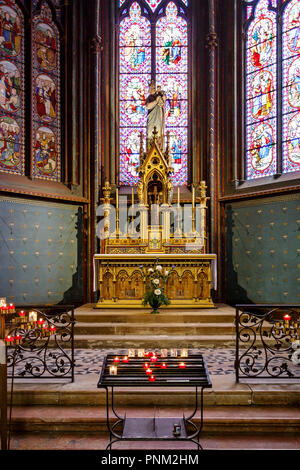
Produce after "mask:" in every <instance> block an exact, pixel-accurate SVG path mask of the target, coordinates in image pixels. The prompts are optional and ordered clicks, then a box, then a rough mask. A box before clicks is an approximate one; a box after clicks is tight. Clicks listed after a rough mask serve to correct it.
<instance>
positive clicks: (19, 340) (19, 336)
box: [15, 335, 22, 344]
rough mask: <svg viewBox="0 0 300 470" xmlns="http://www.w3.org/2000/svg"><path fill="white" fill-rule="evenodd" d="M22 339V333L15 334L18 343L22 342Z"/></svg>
mask: <svg viewBox="0 0 300 470" xmlns="http://www.w3.org/2000/svg"><path fill="white" fill-rule="evenodd" d="M21 339H22V335H16V336H15V343H16V344H20V342H21Z"/></svg>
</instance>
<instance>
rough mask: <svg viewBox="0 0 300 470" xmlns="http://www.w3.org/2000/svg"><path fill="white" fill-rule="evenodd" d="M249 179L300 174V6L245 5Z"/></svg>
mask: <svg viewBox="0 0 300 470" xmlns="http://www.w3.org/2000/svg"><path fill="white" fill-rule="evenodd" d="M244 15H245V23H244V28H245V32H246V39H245V71H246V73H245V98H246V100H245V154H246V155H245V158H246V165H245V178H246V179H247V180H251V179H255V178H260V177H264V176H272V175H278V174H281V173H290V172H294V171H297V170H300V116H299V107H300V86H299V80H300V58H299V53H300V31H299V26H300V4H299V1H298V0H290V1H286V2H281V0H254V1H252V2H246V1H245V2H244Z"/></svg>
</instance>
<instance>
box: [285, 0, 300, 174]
mask: <svg viewBox="0 0 300 470" xmlns="http://www.w3.org/2000/svg"><path fill="white" fill-rule="evenodd" d="M282 56H283V61H282V96H283V100H282V127H283V136H282V140H283V155H282V168H283V172H284V173H288V172H291V171H297V170H300V149H299V145H300V115H299V110H300V4H299V2H298V1H295V0H293V1H292V2H290V3H289V4H288V6H287V7H286V9H285V11H284V17H283V46H282Z"/></svg>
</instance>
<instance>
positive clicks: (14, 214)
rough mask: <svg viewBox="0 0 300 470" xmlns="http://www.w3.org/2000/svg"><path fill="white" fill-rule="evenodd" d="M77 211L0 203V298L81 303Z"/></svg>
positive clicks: (14, 201) (79, 215)
mask: <svg viewBox="0 0 300 470" xmlns="http://www.w3.org/2000/svg"><path fill="white" fill-rule="evenodd" d="M82 233H83V232H82V207H80V206H78V205H68V204H59V203H46V202H36V201H30V200H26V199H18V198H15V199H12V198H7V197H0V297H6V298H7V301H11V302H14V303H15V304H16V305H26V304H56V303H60V302H63V303H81V302H82V300H83V288H82Z"/></svg>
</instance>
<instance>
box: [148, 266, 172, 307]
mask: <svg viewBox="0 0 300 470" xmlns="http://www.w3.org/2000/svg"><path fill="white" fill-rule="evenodd" d="M158 261H159V260H156V263H155V264H154V266H153V267H150V268H148V269H147V271H146V272H145V270H144V267H143V266H140V269H141V271H142V273H143V275H144V279H145V283H146V292H145V294H144V297H143V300H142V304H143V306H144V307H145V306H146V305H148V304H149V305H150V306H151V307H152V309H153V310H152V312H151V313H159V311H158V309H159V307H161V306H162V305H169V304H170V300H169V299H168V296H167V295H166V293H165V288H166V283H167V280H168V277H169V275H170V274H171V272H172V271H173V270H174V267H175V266H172V269H171V270H168V269H163V267H162V266H161V265H160V264H158Z"/></svg>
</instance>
